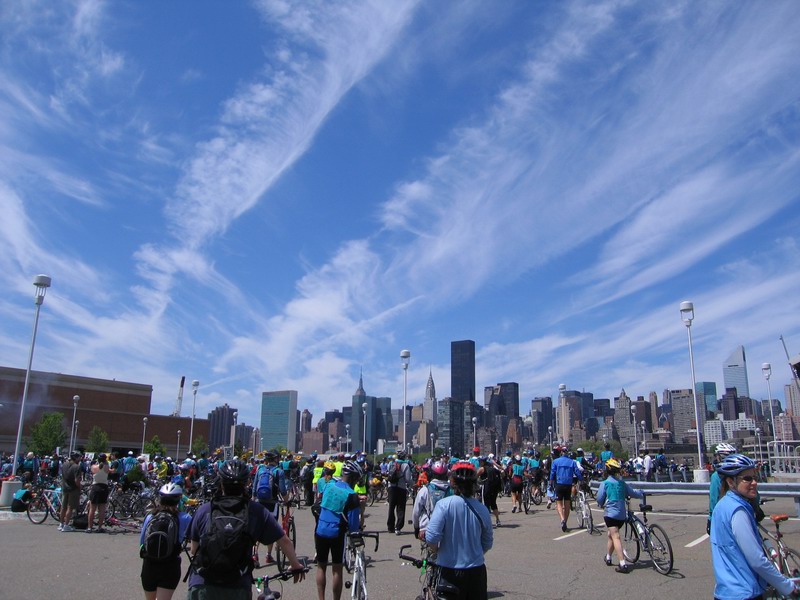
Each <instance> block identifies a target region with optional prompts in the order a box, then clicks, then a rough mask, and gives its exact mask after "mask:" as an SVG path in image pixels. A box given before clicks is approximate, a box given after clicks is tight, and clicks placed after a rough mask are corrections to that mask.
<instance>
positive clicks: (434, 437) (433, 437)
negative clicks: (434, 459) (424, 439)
mask: <svg viewBox="0 0 800 600" xmlns="http://www.w3.org/2000/svg"><path fill="white" fill-rule="evenodd" d="M434 439H436V436H435V435H434V434H431V456H433V440H434Z"/></svg>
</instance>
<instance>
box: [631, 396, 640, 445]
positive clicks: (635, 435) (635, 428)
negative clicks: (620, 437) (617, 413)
mask: <svg viewBox="0 0 800 600" xmlns="http://www.w3.org/2000/svg"><path fill="white" fill-rule="evenodd" d="M631 411H632V412H633V406H631ZM637 456H639V426H638V425H637V424H636V413H634V414H633V457H634V458H636V457H637Z"/></svg>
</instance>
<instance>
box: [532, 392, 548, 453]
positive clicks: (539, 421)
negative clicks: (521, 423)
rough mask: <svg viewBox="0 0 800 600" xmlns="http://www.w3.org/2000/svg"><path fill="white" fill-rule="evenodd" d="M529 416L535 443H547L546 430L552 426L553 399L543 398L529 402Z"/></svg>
mask: <svg viewBox="0 0 800 600" xmlns="http://www.w3.org/2000/svg"><path fill="white" fill-rule="evenodd" d="M531 416H532V417H533V423H532V425H533V429H534V431H533V433H534V439H535V440H536V442H537V443H541V442H542V441H544V440H548V442H549V439H548V431H547V428H548V427H552V426H553V399H552V398H551V397H550V396H545V397H543V398H541V397H537V398H534V399H533V400H531Z"/></svg>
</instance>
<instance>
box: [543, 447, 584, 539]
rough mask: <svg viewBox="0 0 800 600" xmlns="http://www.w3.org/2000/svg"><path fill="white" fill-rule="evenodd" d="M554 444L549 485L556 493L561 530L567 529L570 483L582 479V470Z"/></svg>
mask: <svg viewBox="0 0 800 600" xmlns="http://www.w3.org/2000/svg"><path fill="white" fill-rule="evenodd" d="M561 452H562V449H561V448H559V447H558V446H556V447H555V448H553V456H555V457H556V459H555V460H553V464H552V465H551V467H550V485H553V486H554V490H555V495H556V509H558V516H559V517H561V531H566V530H567V519H569V503H570V498H571V497H572V484H573V482H574V481H575V480H578V481H582V480H583V471H581V469H580V467H579V466H578V463H577V462H575V461H574V460H573V459H572V458H570V457H569V456H568V455H567V453H566V452H564V453H563V454H562V453H561Z"/></svg>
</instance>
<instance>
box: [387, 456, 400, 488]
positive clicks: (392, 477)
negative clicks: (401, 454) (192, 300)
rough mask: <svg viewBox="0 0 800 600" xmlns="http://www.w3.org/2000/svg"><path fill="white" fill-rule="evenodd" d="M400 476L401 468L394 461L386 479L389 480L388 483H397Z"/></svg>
mask: <svg viewBox="0 0 800 600" xmlns="http://www.w3.org/2000/svg"><path fill="white" fill-rule="evenodd" d="M401 475H402V467H401V466H400V463H399V462H397V461H395V463H394V465H393V466H392V467H391V469H390V470H389V476H388V477H387V479H388V480H389V483H397V482H398V481H400V476H401Z"/></svg>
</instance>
